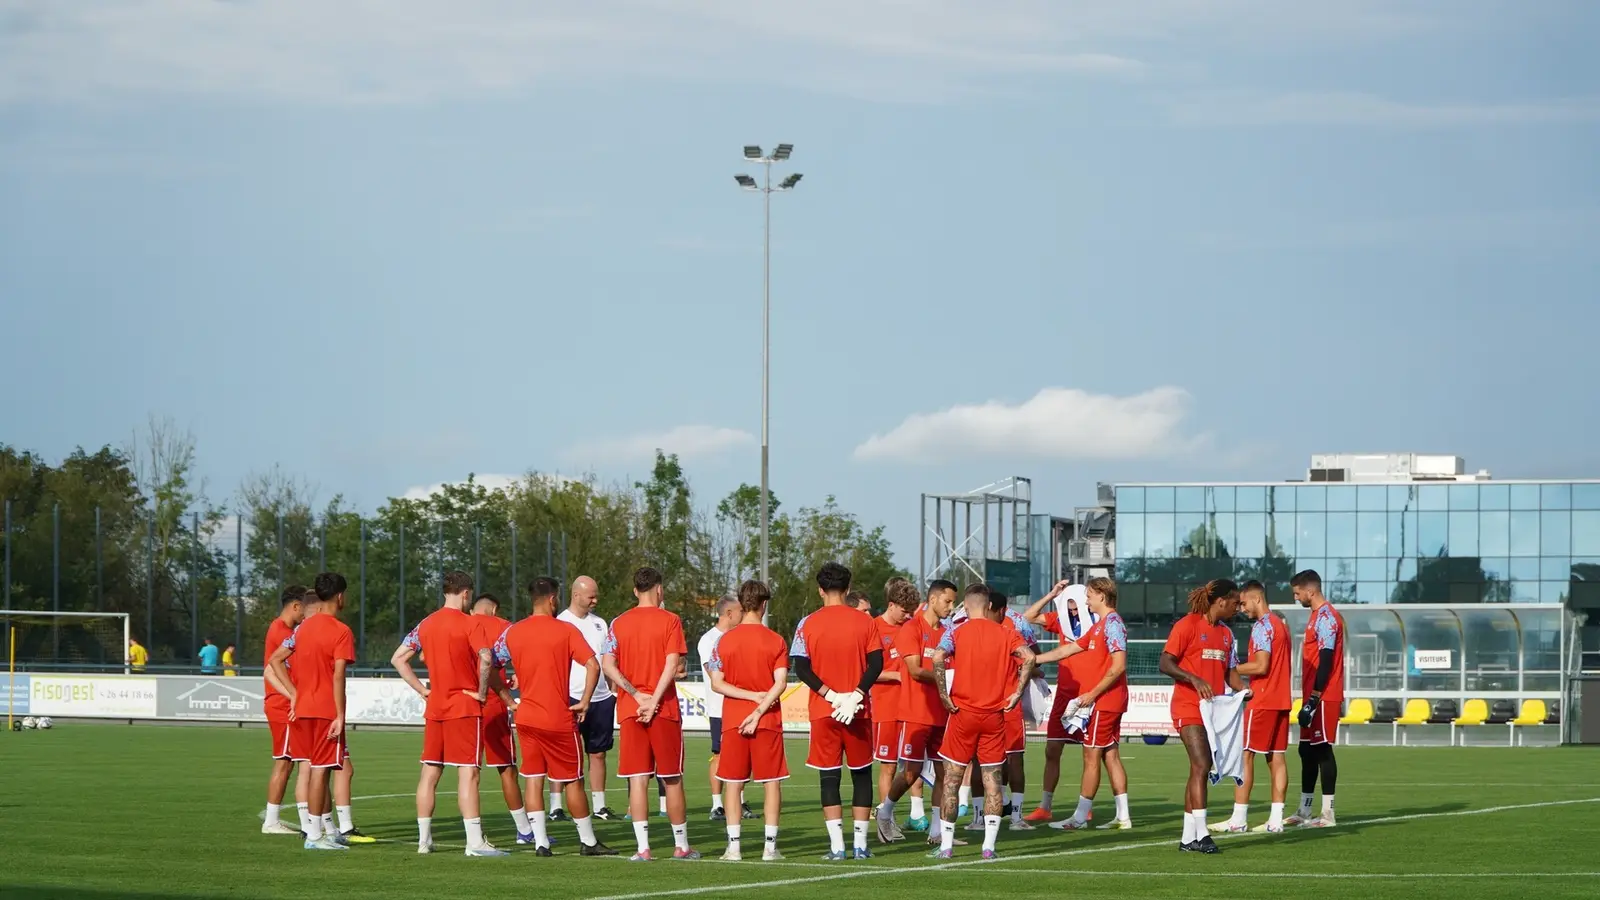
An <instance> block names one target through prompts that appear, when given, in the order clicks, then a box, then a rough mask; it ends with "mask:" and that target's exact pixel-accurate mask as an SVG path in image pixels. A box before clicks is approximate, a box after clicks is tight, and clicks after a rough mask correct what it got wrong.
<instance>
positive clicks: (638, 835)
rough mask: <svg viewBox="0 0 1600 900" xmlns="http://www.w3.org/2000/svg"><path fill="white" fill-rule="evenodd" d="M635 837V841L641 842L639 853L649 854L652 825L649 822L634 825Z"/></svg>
mask: <svg viewBox="0 0 1600 900" xmlns="http://www.w3.org/2000/svg"><path fill="white" fill-rule="evenodd" d="M633 837H634V839H635V840H637V841H638V842H639V852H640V853H649V852H650V823H649V822H635V823H633Z"/></svg>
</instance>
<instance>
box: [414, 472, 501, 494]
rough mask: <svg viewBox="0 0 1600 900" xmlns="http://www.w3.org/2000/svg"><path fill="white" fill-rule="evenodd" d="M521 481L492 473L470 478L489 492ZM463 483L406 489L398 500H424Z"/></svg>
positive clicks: (446, 483) (443, 483)
mask: <svg viewBox="0 0 1600 900" xmlns="http://www.w3.org/2000/svg"><path fill="white" fill-rule="evenodd" d="M521 481H522V479H521V478H518V477H517V476H515V475H497V474H494V473H489V474H484V475H473V476H472V483H473V484H477V485H482V486H483V487H485V488H488V489H489V490H491V491H499V490H504V489H505V488H508V487H511V486H512V485H515V484H520V483H521ZM465 483H466V482H465V481H464V480H463V481H442V482H440V483H438V484H425V485H420V486H418V487H414V488H407V489H406V492H405V493H404V494H401V495H400V499H402V500H426V499H428V498H429V497H432V496H433V495H434V494H437V493H439V492H440V491H442V490H444V489H445V487H446V486H448V485H452V484H465Z"/></svg>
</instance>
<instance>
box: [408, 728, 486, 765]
mask: <svg viewBox="0 0 1600 900" xmlns="http://www.w3.org/2000/svg"><path fill="white" fill-rule="evenodd" d="M482 753H483V720H482V719H480V718H478V717H476V716H472V717H463V718H460V719H428V720H426V721H425V722H423V723H422V762H423V763H424V764H425V765H430V766H471V767H473V768H474V769H476V768H477V767H478V757H479V756H480V755H482Z"/></svg>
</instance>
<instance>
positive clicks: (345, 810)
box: [333, 806, 356, 834]
mask: <svg viewBox="0 0 1600 900" xmlns="http://www.w3.org/2000/svg"><path fill="white" fill-rule="evenodd" d="M333 811H334V812H336V813H338V814H339V833H340V834H344V833H345V832H346V831H355V830H356V817H355V816H354V815H352V814H351V812H350V807H348V806H335V807H334V808H333Z"/></svg>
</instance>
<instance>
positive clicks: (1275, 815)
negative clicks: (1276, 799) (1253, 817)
mask: <svg viewBox="0 0 1600 900" xmlns="http://www.w3.org/2000/svg"><path fill="white" fill-rule="evenodd" d="M1267 824H1268V825H1282V824H1283V804H1282V803H1274V804H1272V815H1271V816H1269V817H1268V818H1267Z"/></svg>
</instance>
